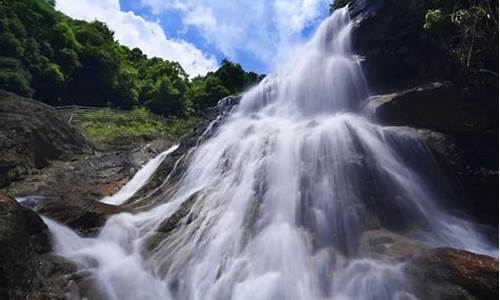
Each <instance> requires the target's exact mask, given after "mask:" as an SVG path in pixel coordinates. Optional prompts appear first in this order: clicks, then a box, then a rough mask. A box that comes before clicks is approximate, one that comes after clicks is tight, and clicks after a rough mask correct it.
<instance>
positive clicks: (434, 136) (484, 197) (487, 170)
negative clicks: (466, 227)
mask: <svg viewBox="0 0 500 300" xmlns="http://www.w3.org/2000/svg"><path fill="white" fill-rule="evenodd" d="M365 109H366V110H368V111H370V112H371V113H372V114H373V116H374V117H375V118H376V119H377V121H378V122H380V123H382V124H384V125H388V126H410V127H413V128H417V129H418V132H419V133H420V136H421V137H422V138H423V139H424V140H425V141H426V142H427V145H428V146H429V147H430V149H431V150H432V152H433V154H434V156H435V157H436V158H437V162H438V164H439V165H440V167H441V168H442V169H443V171H444V173H445V175H446V177H447V178H448V179H449V181H450V183H451V185H452V188H453V190H454V191H455V194H456V195H457V197H456V198H457V199H458V200H459V203H455V207H451V208H454V209H456V208H460V209H462V210H464V211H466V212H467V213H469V214H470V215H471V217H473V218H474V219H475V220H476V221H479V222H480V223H483V224H487V225H491V226H493V227H497V224H498V214H497V213H496V211H498V103H496V104H493V103H492V102H491V101H485V100H484V99H481V98H477V97H472V96H470V95H468V94H467V93H466V92H465V91H463V90H461V89H460V88H458V87H457V86H455V85H454V84H452V83H449V82H445V83H440V82H435V83H431V84H426V85H422V86H417V87H414V88H411V89H407V90H402V91H397V92H394V93H391V94H385V95H378V96H373V97H371V99H369V101H368V103H367V105H366V108H365ZM456 204H458V205H456ZM493 212H495V213H493Z"/></svg>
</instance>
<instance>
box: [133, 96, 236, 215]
mask: <svg viewBox="0 0 500 300" xmlns="http://www.w3.org/2000/svg"><path fill="white" fill-rule="evenodd" d="M241 98H242V97H241V96H228V97H226V98H224V99H221V100H220V101H219V103H218V104H217V106H216V107H213V108H211V109H210V110H209V111H208V112H207V113H206V114H205V116H204V119H205V120H204V121H203V122H202V123H201V124H200V125H198V126H197V127H196V128H195V129H193V131H192V132H191V133H190V134H188V135H187V136H185V137H184V138H182V140H181V141H180V143H179V147H178V148H177V149H176V150H175V151H174V152H173V153H171V154H170V155H169V156H168V157H166V158H165V160H164V161H163V162H162V163H161V164H160V166H159V167H158V169H157V170H156V172H155V173H154V174H153V176H152V177H151V180H150V181H149V182H148V183H147V184H146V185H144V187H142V188H141V189H140V190H139V191H138V192H137V193H136V194H135V195H134V197H132V199H131V200H130V201H129V202H130V203H131V205H130V207H142V206H143V205H144V204H143V201H141V200H144V199H146V198H147V202H148V204H147V205H153V204H155V203H157V202H159V201H164V200H165V199H168V198H169V197H170V196H172V195H173V193H174V192H175V191H176V189H177V184H178V183H179V181H180V179H181V178H182V175H183V174H184V171H185V170H186V168H187V166H188V164H189V161H190V158H191V155H192V153H193V151H194V150H195V149H196V148H197V147H198V145H200V144H201V143H203V142H204V141H206V140H208V139H209V138H210V137H212V136H213V135H214V134H215V133H216V132H217V130H218V128H219V127H220V126H221V125H222V124H223V123H224V120H225V118H226V117H227V116H228V115H229V114H230V112H231V111H232V109H233V108H234V107H235V105H237V104H238V103H239V102H240V100H241ZM167 180H168V185H167V186H165V185H164V183H166V182H167Z"/></svg>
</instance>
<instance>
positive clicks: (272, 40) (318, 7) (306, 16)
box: [141, 0, 330, 67]
mask: <svg viewBox="0 0 500 300" xmlns="http://www.w3.org/2000/svg"><path fill="white" fill-rule="evenodd" d="M141 1H142V4H143V5H144V6H147V7H149V8H150V9H151V11H152V12H153V13H154V14H156V15H158V16H161V14H162V13H163V12H165V11H170V12H172V11H177V12H179V13H180V14H181V16H182V19H183V24H184V25H185V26H187V27H194V28H196V29H197V30H198V31H199V32H200V33H201V34H202V36H203V37H204V39H205V40H206V41H207V42H208V43H211V44H212V45H214V46H215V47H217V48H218V49H219V50H220V51H221V52H222V53H224V54H225V55H226V56H228V57H230V58H232V59H235V60H238V53H239V52H240V51H245V52H247V53H250V54H252V55H254V56H255V57H256V58H257V59H258V60H260V61H262V62H263V63H265V64H266V65H268V66H269V67H276V66H277V65H279V64H280V63H281V62H282V59H283V58H285V57H287V56H289V55H288V54H289V53H290V52H292V49H294V48H296V47H297V46H298V45H300V44H301V43H302V42H303V41H302V38H303V37H302V35H301V33H302V31H303V30H304V28H306V27H307V26H309V25H311V24H312V23H314V22H317V21H318V20H319V18H320V17H321V16H324V15H325V13H327V11H328V5H327V4H328V3H329V2H330V1H329V0H141Z"/></svg>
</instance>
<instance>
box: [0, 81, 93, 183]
mask: <svg viewBox="0 0 500 300" xmlns="http://www.w3.org/2000/svg"><path fill="white" fill-rule="evenodd" d="M0 124H1V125H0V188H1V187H3V186H6V185H8V184H9V183H11V182H12V181H15V180H19V179H22V178H24V177H25V176H26V175H28V174H31V173H32V171H33V170H34V169H41V168H43V167H45V166H47V165H48V163H49V161H51V160H53V159H58V158H68V157H71V156H72V155H74V154H75V153H84V152H89V151H90V146H89V144H88V143H87V141H86V140H85V138H84V137H83V135H82V134H81V133H80V132H79V131H78V130H77V129H76V128H73V127H71V126H69V125H68V124H66V123H65V122H64V121H63V120H61V119H60V118H59V117H58V116H57V114H56V112H55V111H54V109H53V108H51V107H50V106H47V105H45V104H43V103H40V102H36V101H33V100H31V99H28V98H23V97H20V96H17V95H15V94H12V93H8V92H5V91H3V90H0Z"/></svg>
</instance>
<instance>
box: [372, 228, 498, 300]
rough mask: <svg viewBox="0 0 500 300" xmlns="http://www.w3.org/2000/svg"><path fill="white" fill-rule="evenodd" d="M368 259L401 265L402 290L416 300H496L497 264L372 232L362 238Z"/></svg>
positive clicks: (494, 260)
mask: <svg viewBox="0 0 500 300" xmlns="http://www.w3.org/2000/svg"><path fill="white" fill-rule="evenodd" d="M362 252H363V254H365V255H367V256H368V257H370V258H374V259H377V260H380V261H385V262H388V263H392V264H401V266H402V271H403V273H404V274H405V277H406V284H407V286H406V287H405V288H406V289H407V290H408V291H409V292H411V293H412V294H413V295H415V296H417V297H418V299H436V300H437V299H485V300H486V299H498V260H497V259H495V258H492V257H489V256H485V255H480V254H475V253H472V252H468V251H464V250H457V249H452V248H432V247H429V246H426V245H422V244H418V243H416V242H415V241H412V240H410V239H408V238H405V237H402V236H400V235H397V234H394V233H391V232H388V231H384V230H373V231H368V232H366V233H365V234H364V235H363V237H362Z"/></svg>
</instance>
